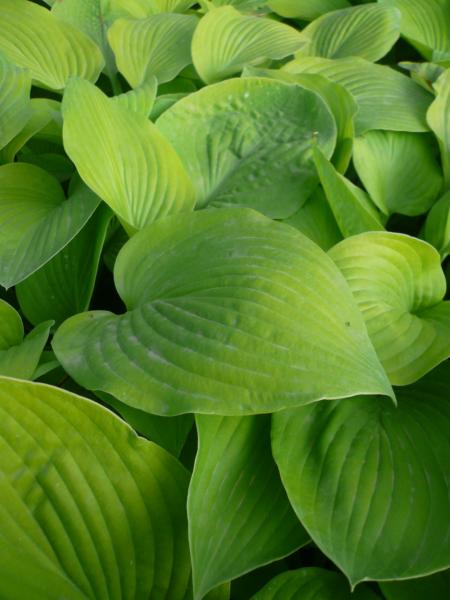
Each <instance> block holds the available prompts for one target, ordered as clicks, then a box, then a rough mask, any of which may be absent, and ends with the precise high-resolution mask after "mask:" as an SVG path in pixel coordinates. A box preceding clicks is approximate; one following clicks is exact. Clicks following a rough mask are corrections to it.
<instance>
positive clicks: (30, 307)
mask: <svg viewBox="0 0 450 600" xmlns="http://www.w3.org/2000/svg"><path fill="white" fill-rule="evenodd" d="M110 219H111V212H110V211H109V209H107V207H106V206H104V205H103V206H102V207H100V208H99V209H98V211H97V212H96V214H94V215H93V217H92V218H91V219H90V220H89V221H88V222H87V224H86V225H85V226H84V227H83V229H82V230H81V231H80V232H79V233H78V235H76V236H75V237H74V238H73V240H72V241H71V242H70V243H69V244H67V246H66V247H65V248H63V249H62V250H61V252H58V254H57V255H56V256H54V257H53V258H52V259H51V260H50V261H49V262H48V263H47V264H46V265H44V266H43V267H42V268H41V269H39V270H38V271H36V272H35V273H33V274H32V275H30V277H28V278H27V279H25V281H22V282H21V283H19V284H18V285H17V286H16V294H17V299H18V301H19V304H20V308H21V310H22V312H23V314H24V315H25V316H26V318H27V319H28V320H29V321H30V323H33V324H37V323H41V322H42V321H45V320H46V319H53V320H54V321H55V322H56V324H57V325H59V324H60V323H62V321H64V320H65V319H67V318H68V317H70V316H72V315H75V314H77V313H78V312H82V311H83V310H87V308H88V307H89V302H90V300H91V296H92V292H93V290H94V283H95V278H96V275H97V269H98V264H99V260H100V253H101V251H102V247H103V243H104V241H105V236H106V230H107V227H108V224H109V221H110Z"/></svg>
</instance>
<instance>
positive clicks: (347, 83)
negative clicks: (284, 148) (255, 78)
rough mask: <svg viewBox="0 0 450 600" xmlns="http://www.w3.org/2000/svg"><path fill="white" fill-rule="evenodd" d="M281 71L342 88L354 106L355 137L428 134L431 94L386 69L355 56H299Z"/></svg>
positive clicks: (403, 76)
mask: <svg viewBox="0 0 450 600" xmlns="http://www.w3.org/2000/svg"><path fill="white" fill-rule="evenodd" d="M283 69H284V70H286V71H288V72H290V73H317V74H318V75H323V76H324V77H328V78H329V79H331V80H332V81H335V82H336V83H339V84H341V85H342V86H344V87H345V88H346V89H347V90H348V91H349V92H350V93H351V94H352V95H353V97H354V99H355V100H356V103H357V105H358V112H357V114H356V117H355V126H356V133H357V135H361V134H362V133H364V132H365V131H367V130H370V129H388V130H392V131H419V132H420V131H428V126H427V123H426V120H425V113H426V111H427V108H428V106H429V104H430V102H431V100H432V96H431V94H429V93H427V92H426V91H425V90H424V89H423V88H421V87H420V86H419V85H418V84H417V83H415V82H414V81H412V80H411V79H410V78H409V77H407V76H406V75H403V74H402V73H399V72H398V71H394V69H391V68H390V67H387V66H385V65H374V64H372V63H370V62H368V61H366V60H364V59H363V58H359V57H354V58H340V59H336V60H332V59H328V58H318V57H303V58H299V59H296V60H293V61H291V62H289V63H287V65H286V66H285V67H283Z"/></svg>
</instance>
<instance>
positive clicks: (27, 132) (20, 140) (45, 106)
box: [0, 98, 62, 162]
mask: <svg viewBox="0 0 450 600" xmlns="http://www.w3.org/2000/svg"><path fill="white" fill-rule="evenodd" d="M28 115H29V118H28V120H27V122H26V123H25V124H24V127H23V128H22V129H21V131H20V132H18V133H17V135H16V136H15V137H14V138H13V139H12V140H11V141H10V142H9V144H7V145H6V146H5V148H3V150H2V152H1V155H0V156H1V158H3V160H4V161H5V162H13V161H14V158H15V156H16V155H17V153H18V152H19V150H20V149H21V148H22V147H23V146H24V145H25V144H26V143H27V142H28V141H29V140H30V139H31V138H32V137H33V136H34V135H36V134H37V133H39V132H41V131H42V130H43V129H45V128H46V127H47V126H48V125H49V124H50V123H53V124H54V125H55V127H57V128H58V129H60V130H61V131H62V118H61V113H60V103H59V102H57V101H56V100H50V99H48V98H32V99H31V100H29V102H28Z"/></svg>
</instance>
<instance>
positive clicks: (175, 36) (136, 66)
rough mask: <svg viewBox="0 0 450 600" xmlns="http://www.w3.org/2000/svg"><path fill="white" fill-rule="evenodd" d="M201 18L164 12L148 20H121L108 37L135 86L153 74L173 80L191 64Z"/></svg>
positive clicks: (160, 81)
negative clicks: (194, 35)
mask: <svg viewBox="0 0 450 600" xmlns="http://www.w3.org/2000/svg"><path fill="white" fill-rule="evenodd" d="M197 23H198V19H197V18H196V17H195V16H192V15H178V14H171V13H162V14H158V15H153V16H150V17H148V18H147V19H126V18H122V19H117V20H116V21H115V22H114V23H113V25H112V26H111V27H110V29H109V31H108V39H109V43H110V44H111V47H112V49H113V51H114V54H115V57H116V63H117V67H118V69H119V71H120V72H121V73H122V75H123V76H124V77H125V79H126V80H127V81H128V83H129V84H130V85H131V86H132V87H136V86H138V85H140V84H142V83H143V82H144V81H145V80H146V79H148V77H149V76H152V75H153V76H155V77H156V78H157V79H158V82H159V83H164V82H165V81H171V80H172V79H173V78H174V77H176V76H177V75H178V73H179V72H180V71H181V70H182V69H183V68H184V67H186V66H187V65H189V64H190V63H191V40H192V35H193V33H194V29H195V27H196V26H197Z"/></svg>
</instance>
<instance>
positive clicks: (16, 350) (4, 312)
mask: <svg viewBox="0 0 450 600" xmlns="http://www.w3.org/2000/svg"><path fill="white" fill-rule="evenodd" d="M52 323H53V321H47V322H46V323H42V324H41V325H39V326H38V327H36V328H35V329H33V330H32V331H31V332H30V333H29V334H28V335H27V336H26V337H25V338H24V330H23V324H22V319H21V318H20V315H19V313H18V312H17V311H16V310H15V309H14V308H13V307H12V306H11V305H9V304H8V303H7V302H5V301H4V300H1V299H0V375H6V376H8V377H20V378H21V379H31V378H32V377H33V374H34V372H35V370H36V367H37V365H38V363H39V359H40V357H41V354H42V351H43V349H44V346H45V344H46V342H47V339H48V335H49V332H50V326H51V325H52Z"/></svg>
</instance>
